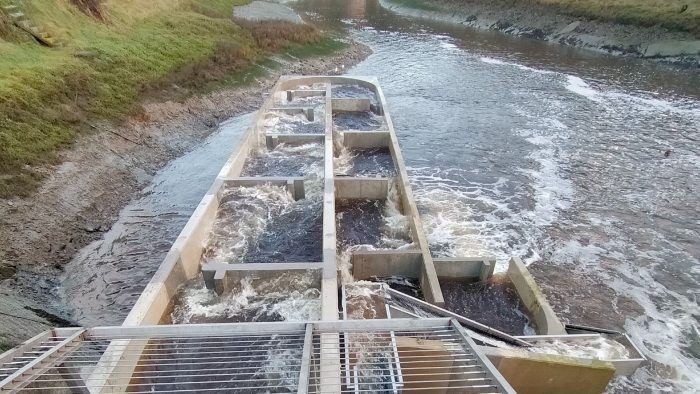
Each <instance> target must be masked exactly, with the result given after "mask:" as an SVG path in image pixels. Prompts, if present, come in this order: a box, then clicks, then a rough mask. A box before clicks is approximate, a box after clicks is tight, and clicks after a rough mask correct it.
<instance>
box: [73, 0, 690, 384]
mask: <svg viewBox="0 0 700 394" xmlns="http://www.w3.org/2000/svg"><path fill="white" fill-rule="evenodd" d="M296 7H297V8H298V9H300V10H301V11H303V12H305V14H306V17H307V18H309V19H311V20H313V21H314V22H315V23H318V24H320V25H322V26H325V27H327V28H335V29H341V28H342V29H348V30H349V31H350V32H351V35H352V37H353V38H355V39H357V40H360V41H362V42H365V43H367V44H368V45H370V46H371V47H372V49H373V50H374V54H373V55H372V56H370V57H369V58H368V59H367V60H366V61H365V62H363V63H361V64H360V65H358V66H357V67H355V68H353V69H351V70H349V73H350V74H355V75H374V76H377V77H378V78H379V81H380V83H381V85H382V88H383V89H384V91H385V93H386V95H387V99H388V103H389V111H390V113H391V115H392V117H393V120H394V124H395V126H396V132H397V135H398V137H399V141H400V143H401V147H402V150H403V153H404V157H405V160H406V162H407V164H408V166H409V167H410V169H409V175H410V177H411V180H412V182H413V185H414V191H415V194H416V197H417V199H418V202H419V209H420V210H421V214H422V218H423V221H424V224H425V227H426V230H427V231H428V232H429V240H430V243H431V249H432V251H433V253H434V254H435V255H439V256H463V255H492V256H495V257H496V258H497V260H498V263H499V267H500V269H503V268H504V267H505V266H506V264H507V261H508V259H509V258H510V257H511V256H520V257H522V258H523V260H525V261H526V262H527V263H528V264H530V270H531V271H532V272H533V273H534V274H535V275H536V277H537V279H538V282H539V283H540V284H541V286H542V287H543V290H544V292H545V294H546V295H547V297H548V299H549V300H550V302H551V303H552V304H553V306H554V308H555V310H556V311H557V312H558V313H559V314H560V316H561V317H562V318H563V319H564V320H565V321H569V322H572V323H579V324H588V325H597V326H602V327H609V328H616V329H623V330H625V331H627V332H628V333H629V334H630V335H631V336H632V338H633V340H634V341H635V342H636V343H637V344H638V345H639V346H640V347H641V348H642V350H643V351H644V353H645V354H646V355H647V357H649V358H650V360H651V362H650V363H649V364H647V365H645V366H644V367H643V368H642V369H640V370H638V371H637V373H636V374H635V375H634V376H633V377H631V378H629V379H618V380H616V381H615V383H614V385H613V387H611V388H610V391H611V392H693V391H694V390H695V389H696V388H697V387H700V362H699V359H700V334H699V332H698V327H699V326H700V307H699V306H698V302H697V298H698V293H699V290H698V289H699V288H700V263H699V262H698V259H700V242H698V239H700V204H698V200H697V197H696V196H697V195H699V194H700V186H699V185H700V142H699V141H700V131H698V129H699V125H700V101H699V100H700V82H698V81H700V72H698V70H679V69H675V68H671V67H667V66H664V65H659V64H654V63H646V62H640V61H636V60H629V59H616V58H611V57H607V56H601V55H597V54H593V53H588V52H584V51H579V50H576V49H571V48H561V47H557V46H553V45H549V44H546V43H541V42H537V41H530V40H521V39H515V38H511V37H506V36H503V35H500V34H496V33H488V32H478V31H466V30H464V29H459V28H455V27H452V26H449V25H442V24H439V23H435V22H428V21H417V20H409V19H405V18H402V17H399V16H395V15H392V14H389V13H387V12H384V11H383V10H381V9H380V8H379V7H378V6H377V4H376V2H375V1H372V0H366V1H364V0H361V1H340V0H337V1H321V0H317V1H307V2H303V3H301V4H297V5H296ZM250 119H251V118H250V116H247V117H243V118H237V119H235V120H233V121H232V122H231V123H229V124H228V125H227V127H225V128H223V129H222V132H221V133H220V134H218V135H215V136H213V137H212V138H211V139H210V140H208V141H207V142H206V143H205V144H204V145H203V147H202V148H200V149H198V150H196V151H195V152H193V153H191V154H188V155H187V156H185V157H183V158H182V159H179V160H177V161H175V162H174V163H173V164H172V165H171V166H169V167H168V168H166V169H165V170H164V171H163V172H162V173H161V174H159V176H158V177H157V178H156V180H155V182H154V184H153V186H152V187H151V188H149V189H148V190H147V194H146V196H145V197H144V198H143V199H142V200H140V201H136V202H134V204H132V205H131V206H130V207H128V208H127V209H125V211H124V212H123V213H122V218H121V220H120V222H119V223H118V224H117V225H115V226H114V228H113V229H112V230H111V231H110V232H109V233H107V235H106V240H105V241H103V242H96V243H94V244H93V245H90V246H89V247H88V248H86V249H85V250H84V251H83V252H81V253H80V254H79V255H78V256H77V257H76V259H75V261H74V262H73V264H72V267H73V268H72V271H71V270H69V271H68V272H69V274H68V279H67V281H66V286H65V288H64V293H65V297H64V298H65V302H67V303H68V304H69V306H71V309H72V310H74V312H75V317H76V318H77V319H79V320H80V321H81V322H82V323H84V324H97V323H100V324H106V323H119V321H120V319H121V318H123V317H124V316H125V314H126V312H128V310H129V308H130V306H131V304H132V303H133V302H134V301H135V299H136V297H137V296H138V293H139V292H140V290H141V289H142V288H143V286H145V283H146V282H147V281H148V280H149V278H150V276H151V275H152V273H153V272H154V271H155V269H156V268H157V266H158V264H159V263H160V262H161V260H162V257H163V256H164V254H165V252H166V251H167V249H168V247H169V245H170V243H171V242H172V241H173V240H174V238H175V237H176V235H177V233H178V232H179V231H180V229H181V227H182V226H183V225H184V223H185V222H186V220H187V217H188V216H189V214H190V213H191V212H192V211H193V209H194V207H195V206H196V204H197V203H198V201H199V199H200V198H201V196H202V195H203V194H204V192H205V191H206V190H207V188H208V187H209V185H210V183H211V181H212V179H213V178H214V176H215V174H216V173H217V172H218V170H219V168H220V167H221V165H222V164H223V162H224V161H225V158H226V157H227V156H228V154H229V153H230V151H231V149H232V148H233V146H232V144H231V143H230V141H234V140H235V139H236V138H235V137H236V136H237V135H240V133H241V132H242V130H243V129H244V127H246V126H247V125H248V123H249V122H250ZM222 141H226V143H221V142H222ZM193 163H194V164H195V167H196V169H192V168H190V165H191V164H193ZM183 182H186V183H187V185H188V186H187V188H185V189H180V187H178V185H181V184H182V183H183ZM83 267H87V268H83ZM83 270H86V271H85V272H90V273H91V275H90V276H89V277H86V276H84V275H82V274H81V275H75V274H72V275H71V272H73V273H75V272H83Z"/></svg>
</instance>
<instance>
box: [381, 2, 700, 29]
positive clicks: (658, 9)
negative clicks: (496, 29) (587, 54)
mask: <svg viewBox="0 0 700 394" xmlns="http://www.w3.org/2000/svg"><path fill="white" fill-rule="evenodd" d="M391 1H392V2H394V3H398V4H402V5H405V6H407V7H412V8H417V9H424V10H435V9H437V8H438V7H437V6H436V3H443V4H444V3H449V4H460V5H463V6H464V7H465V8H466V7H468V4H469V3H473V2H479V3H483V2H484V0H437V1H436V0H391ZM489 3H491V4H494V5H496V6H498V5H501V6H507V7H512V6H517V5H522V6H528V5H532V4H539V5H545V6H547V7H552V8H553V9H554V10H555V11H557V12H560V13H563V14H567V15H572V16H581V17H586V18H590V19H598V20H605V21H609V22H615V23H622V24H629V25H638V26H647V27H648V26H654V25H660V26H663V27H665V28H668V29H670V30H679V31H687V32H691V33H693V34H695V35H700V0H492V1H490V2H489Z"/></svg>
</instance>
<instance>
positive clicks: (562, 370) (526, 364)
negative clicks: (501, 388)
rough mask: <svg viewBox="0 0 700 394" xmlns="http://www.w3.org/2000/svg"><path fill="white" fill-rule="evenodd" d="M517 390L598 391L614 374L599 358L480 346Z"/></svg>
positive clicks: (524, 393)
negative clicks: (582, 357) (592, 358)
mask: <svg viewBox="0 0 700 394" xmlns="http://www.w3.org/2000/svg"><path fill="white" fill-rule="evenodd" d="M481 350H482V351H483V352H484V354H486V356H487V357H488V358H489V360H491V362H492V363H493V365H494V366H495V367H496V368H497V369H498V372H500V373H501V375H503V377H504V378H505V379H506V380H507V381H508V383H509V384H510V385H511V386H512V387H513V389H515V391H516V392H518V394H542V393H547V394H600V393H603V392H604V391H605V388H606V387H607V386H608V382H610V379H612V378H613V376H614V375H615V367H614V366H613V364H612V363H610V362H607V361H600V360H590V359H578V358H574V357H566V356H556V355H549V354H538V353H531V352H527V351H523V350H511V349H500V348H493V347H484V346H482V347H481Z"/></svg>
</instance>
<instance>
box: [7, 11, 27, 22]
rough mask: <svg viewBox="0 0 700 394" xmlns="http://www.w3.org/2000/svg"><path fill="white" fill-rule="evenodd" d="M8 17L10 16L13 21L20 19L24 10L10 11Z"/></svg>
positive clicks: (22, 17)
mask: <svg viewBox="0 0 700 394" xmlns="http://www.w3.org/2000/svg"><path fill="white" fill-rule="evenodd" d="M10 18H12V19H13V20H15V21H17V20H20V19H24V12H22V11H19V12H12V13H10Z"/></svg>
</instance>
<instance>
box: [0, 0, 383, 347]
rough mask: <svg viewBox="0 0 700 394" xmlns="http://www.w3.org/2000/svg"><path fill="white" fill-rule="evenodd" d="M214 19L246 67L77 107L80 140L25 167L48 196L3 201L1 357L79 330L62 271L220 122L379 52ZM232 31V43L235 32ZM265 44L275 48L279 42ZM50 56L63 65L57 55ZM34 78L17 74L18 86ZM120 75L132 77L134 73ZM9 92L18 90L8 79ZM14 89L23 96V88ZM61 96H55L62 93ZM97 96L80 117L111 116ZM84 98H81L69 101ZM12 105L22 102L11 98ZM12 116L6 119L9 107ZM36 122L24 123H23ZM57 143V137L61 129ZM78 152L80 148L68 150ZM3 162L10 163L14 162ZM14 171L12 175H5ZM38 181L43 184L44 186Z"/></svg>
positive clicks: (211, 64)
mask: <svg viewBox="0 0 700 394" xmlns="http://www.w3.org/2000/svg"><path fill="white" fill-rule="evenodd" d="M219 3H221V4H223V3H226V4H227V5H226V7H225V8H222V9H221V10H219V11H217V12H222V13H224V12H229V11H231V10H230V9H229V7H228V4H231V3H233V1H219V2H213V3H209V4H208V5H209V6H210V7H214V6H217V5H220V4H219ZM154 4H158V3H157V2H156V3H154ZM182 12H191V11H182ZM204 12H206V13H207V14H211V15H219V16H220V17H218V16H212V17H209V16H204V18H208V19H207V20H208V21H209V22H212V20H213V19H217V18H218V19H221V21H214V22H213V23H214V25H213V27H212V29H215V28H216V27H217V26H218V27H222V26H224V25H226V26H229V25H231V26H234V27H233V28H231V29H233V30H235V31H236V32H237V33H236V34H238V35H234V36H232V37H233V38H234V39H235V38H240V37H247V38H246V39H247V40H248V41H247V42H248V44H249V45H250V47H249V48H253V50H254V54H253V55H251V57H250V58H244V59H242V58H239V57H237V56H234V57H227V56H226V54H227V52H226V51H223V52H222V51H219V50H218V49H215V50H214V52H212V53H209V54H204V55H203V56H204V58H202V59H201V60H199V61H193V59H191V58H190V59H188V60H187V63H186V64H183V65H180V66H178V67H175V68H173V69H170V70H169V71H168V72H167V73H165V74H163V75H162V76H160V77H158V78H156V79H155V80H152V81H150V82H148V81H147V80H140V82H139V84H137V83H136V82H135V81H133V80H132V81H130V82H128V84H131V85H130V86H131V87H132V89H134V90H135V92H134V96H130V97H129V98H128V99H127V98H124V97H122V98H121V99H120V100H119V101H118V102H119V103H122V104H124V105H126V106H127V107H128V110H126V109H125V110H124V111H123V112H122V111H117V114H107V115H105V114H99V113H92V112H82V110H84V109H85V108H84V107H81V108H77V109H76V111H75V112H71V111H72V110H73V109H74V108H66V113H73V114H74V115H75V116H76V117H79V118H78V119H77V120H76V122H75V123H71V124H68V125H67V126H66V125H64V124H63V123H62V121H61V120H58V121H56V123H58V125H59V126H57V127H66V129H65V130H70V131H71V133H69V134H67V135H65V136H63V138H65V140H64V141H62V142H60V143H57V144H55V145H52V146H44V147H43V148H41V149H44V150H43V151H37V154H41V155H46V156H50V157H48V158H43V159H41V160H39V161H36V162H32V165H31V166H30V165H29V164H27V163H24V164H22V165H21V167H22V169H23V170H25V171H28V172H29V171H31V172H33V173H38V174H37V177H36V179H37V182H36V185H34V184H25V183H20V184H15V186H19V187H22V188H24V189H22V190H26V193H19V194H26V195H25V196H24V197H20V196H17V195H16V194H18V193H14V197H10V198H5V199H0V239H2V240H3V242H2V243H0V299H2V303H1V305H0V349H2V348H3V347H7V346H10V345H14V344H15V343H17V342H19V341H21V340H23V339H26V338H27V337H28V336H31V335H33V333H36V332H39V331H42V330H45V329H47V327H50V326H56V325H64V324H71V323H72V322H70V321H68V319H69V317H68V316H65V314H64V311H61V310H55V309H53V307H52V306H51V304H52V302H50V301H51V299H52V298H54V297H55V294H56V288H57V287H58V286H59V285H60V280H59V279H58V278H60V277H61V275H62V267H63V266H64V264H65V263H67V262H68V261H70V260H71V259H72V257H73V256H74V254H75V253H76V252H77V251H78V250H80V249H81V248H83V247H84V246H86V245H88V244H89V243H91V242H93V241H95V240H97V239H100V238H101V237H102V235H103V233H104V232H106V231H108V230H109V229H110V227H111V226H112V224H113V223H114V222H115V221H116V219H117V218H118V214H119V212H120V210H121V209H122V208H123V207H124V206H125V205H126V204H127V203H128V202H129V201H130V200H132V199H134V198H137V197H138V196H140V195H141V193H142V191H143V190H144V188H145V187H146V186H147V185H148V184H149V183H150V182H151V180H152V179H153V176H154V174H156V173H157V172H158V171H159V169H161V168H162V167H163V166H164V165H165V164H166V163H168V162H169V161H171V160H172V159H174V158H176V157H179V156H181V155H183V154H184V153H185V152H187V151H189V150H191V149H192V148H194V147H195V146H197V145H198V144H200V143H201V142H202V141H203V140H204V139H205V138H206V137H207V136H209V135H210V134H211V133H213V132H215V131H216V130H217V128H218V125H219V123H220V122H223V121H225V120H226V119H228V118H230V117H232V116H236V115H239V114H242V113H246V112H250V111H254V110H256V109H257V108H259V106H260V104H261V103H262V101H263V99H264V97H263V92H267V91H269V89H270V87H271V86H272V85H273V84H274V83H275V81H276V80H277V78H278V77H279V76H280V75H283V74H337V73H342V72H343V70H345V69H346V68H347V67H350V66H352V65H354V64H356V63H358V62H359V61H361V60H362V59H364V58H365V57H366V56H367V55H368V54H369V53H370V52H371V50H370V49H369V48H368V47H366V46H364V45H361V44H357V43H352V42H350V43H348V42H344V41H342V40H338V39H336V38H332V37H327V36H326V37H324V36H322V35H316V33H315V32H316V30H315V29H314V28H313V27H311V26H308V25H302V27H300V28H293V29H294V31H295V32H297V33H298V32H301V33H304V34H301V35H300V34H294V35H292V36H293V37H292V36H289V37H282V36H280V33H282V34H284V33H283V32H284V31H285V29H284V28H282V29H279V27H280V26H277V25H275V24H280V23H282V22H277V21H276V22H244V21H242V20H238V21H236V22H235V23H234V22H233V20H231V18H230V14H229V16H228V17H223V14H217V12H212V10H211V9H209V11H204ZM75 17H76V18H77V17H80V18H83V16H75ZM197 18H202V16H197ZM209 22H207V23H209ZM285 26H286V27H289V26H287V25H285ZM285 26H282V27H285ZM229 27H230V26H229ZM226 31H227V32H229V33H230V32H231V31H232V30H226ZM290 31H291V28H290ZM271 32H272V33H274V34H272V33H271ZM309 34H314V37H315V38H313V39H308V40H307V38H308V37H310V35H309ZM319 34H320V33H319ZM203 37H204V38H206V37H208V36H206V35H204V36H203ZM256 37H265V38H266V39H267V41H264V40H261V39H256ZM191 38H192V37H190V38H188V40H189V39H191ZM0 45H5V46H8V47H12V46H15V45H17V46H29V47H28V48H29V49H28V50H27V53H33V51H36V50H37V49H36V48H35V46H36V47H37V48H39V49H38V50H39V51H51V50H52V49H48V48H43V47H40V46H38V45H37V44H35V43H26V42H25V43H7V42H0ZM125 45H126V44H125ZM203 45H204V46H207V45H208V44H203ZM60 50H63V49H60ZM162 50H165V48H163V49H162ZM175 52H177V50H176V51H175ZM17 53H22V52H19V51H18V52H17ZM41 53H43V52H41ZM161 55H162V54H160V55H158V54H156V55H154V56H155V57H156V58H158V57H159V56H161ZM47 56H48V55H47ZM50 56H58V57H60V56H63V55H62V54H60V53H59V54H55V53H51V54H50ZM70 56H73V55H72V54H71V55H70ZM91 56H92V55H91ZM96 56H97V57H98V59H97V60H90V61H95V62H100V60H99V58H101V56H103V55H102V52H100V54H99V55H96ZM168 56H173V54H170V55H168ZM145 59H146V60H147V59H148V58H145ZM10 60H11V59H10ZM238 60H243V61H242V62H239V61H238ZM80 61H82V60H80ZM115 61H116V60H115ZM8 63H9V60H8V59H4V60H0V65H2V66H7V65H8ZM116 63H117V64H116V65H118V64H120V62H118V61H116ZM15 65H16V64H15ZM25 65H26V64H25ZM26 66H27V67H28V65H26ZM39 66H47V65H39ZM71 67H72V66H71ZM71 67H68V68H67V69H66V76H69V72H74V71H75V69H73V68H71ZM13 70H17V69H13ZM17 71H21V70H17ZM49 71H50V70H48V69H46V70H43V71H41V72H49ZM131 71H133V70H131ZM28 75H29V74H22V73H21V72H17V73H14V74H12V77H13V78H20V77H21V76H25V77H28ZM3 76H4V75H3ZM29 76H30V75H29ZM117 76H122V77H123V74H121V73H118V75H117ZM115 77H116V76H115ZM150 77H153V75H150ZM3 82H7V81H6V80H5V79H4V78H3ZM15 82H16V81H15ZM52 86H53V85H51V86H49V87H47V89H48V90H47V91H46V92H44V94H46V95H48V96H47V97H48V98H47V101H46V105H45V107H44V108H43V109H46V108H53V106H54V105H66V104H65V103H64V102H63V101H62V100H63V99H62V98H61V99H57V100H53V99H52V97H56V96H55V95H53V94H52V93H51V89H52V88H53V87H52ZM82 86H83V85H82V84H79V85H78V87H82ZM105 86H112V87H114V89H115V90H116V89H120V88H124V86H123V85H119V84H117V85H116V86H113V85H109V84H107V85H103V86H102V87H105ZM8 87H10V83H9V82H8V83H7V84H3V85H2V88H8ZM12 87H15V88H16V87H17V84H16V83H15V84H14V85H12ZM59 87H60V86H58V85H57V86H55V88H56V89H59ZM49 88H51V89H49ZM68 88H70V86H68V87H66V89H68ZM32 89H33V90H34V92H33V94H34V96H32V97H30V99H40V98H41V97H42V94H41V90H40V89H39V86H38V85H33V86H32ZM90 92H91V91H90V90H88V91H87V92H81V94H80V95H78V96H73V98H74V99H75V100H76V101H78V103H77V104H76V106H81V105H85V106H86V107H87V106H88V105H91V104H95V105H96V106H98V107H100V106H103V107H101V108H103V109H105V110H107V109H108V107H107V105H114V104H115V103H114V102H112V103H111V104H109V103H108V102H106V101H102V102H99V100H102V99H103V98H104V97H103V96H100V95H99V94H97V95H91V93H90ZM74 93H76V92H75V91H72V90H71V91H70V92H68V93H66V92H63V93H61V95H60V96H61V97H63V96H70V95H72V94H74ZM82 93H85V94H82ZM12 97H17V96H8V98H12ZM76 97H77V99H76ZM3 98H5V96H3ZM122 99H123V101H122ZM27 101H29V102H30V100H29V99H28V100H27ZM0 107H1V108H0V109H3V110H5V109H7V108H8V107H2V106H0ZM57 108H60V107H57ZM115 111H116V110H115ZM36 112H38V114H37V115H36V116H37V117H38V118H40V119H38V120H37V123H32V124H28V125H27V127H33V128H36V129H37V132H39V131H41V132H44V130H43V129H42V127H46V125H47V122H48V119H45V118H42V115H43V114H42V113H41V109H37V111H36ZM3 114H4V113H3ZM29 115H31V114H26V113H22V114H19V115H17V116H25V117H28V116H29ZM4 121H7V119H6V120H4ZM0 122H2V121H0ZM24 125H26V123H25V124H24ZM4 126H5V125H4V124H3V127H4ZM18 130H19V129H17V128H15V129H12V128H6V129H5V128H4V129H3V131H4V132H5V134H3V136H2V137H3V138H7V137H8V135H9V136H10V137H12V135H13V133H14V132H15V131H18ZM45 132H46V133H49V134H50V133H51V130H46V131H45ZM42 138H44V136H43V135H42ZM14 142H17V141H16V140H15V141H14ZM25 142H26V141H25ZM68 144H70V147H69V148H67V149H66V148H65V147H66V146H67V145H68ZM6 147H7V145H3V148H6ZM30 148H32V149H34V148H37V147H35V146H34V147H30ZM37 149H38V148H37ZM0 153H2V154H3V156H2V157H3V160H5V162H7V159H8V155H7V152H0ZM54 163H55V164H54ZM3 170H7V168H6V167H3ZM11 175H12V174H11V173H10V172H9V171H4V172H3V177H2V178H1V179H2V181H3V182H4V183H3V187H5V189H4V190H3V193H9V192H8V189H7V186H8V180H11ZM31 177H32V179H33V177H34V175H32V176H31ZM9 194H10V195H12V194H13V193H9ZM95 279H96V280H99V278H95Z"/></svg>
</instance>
